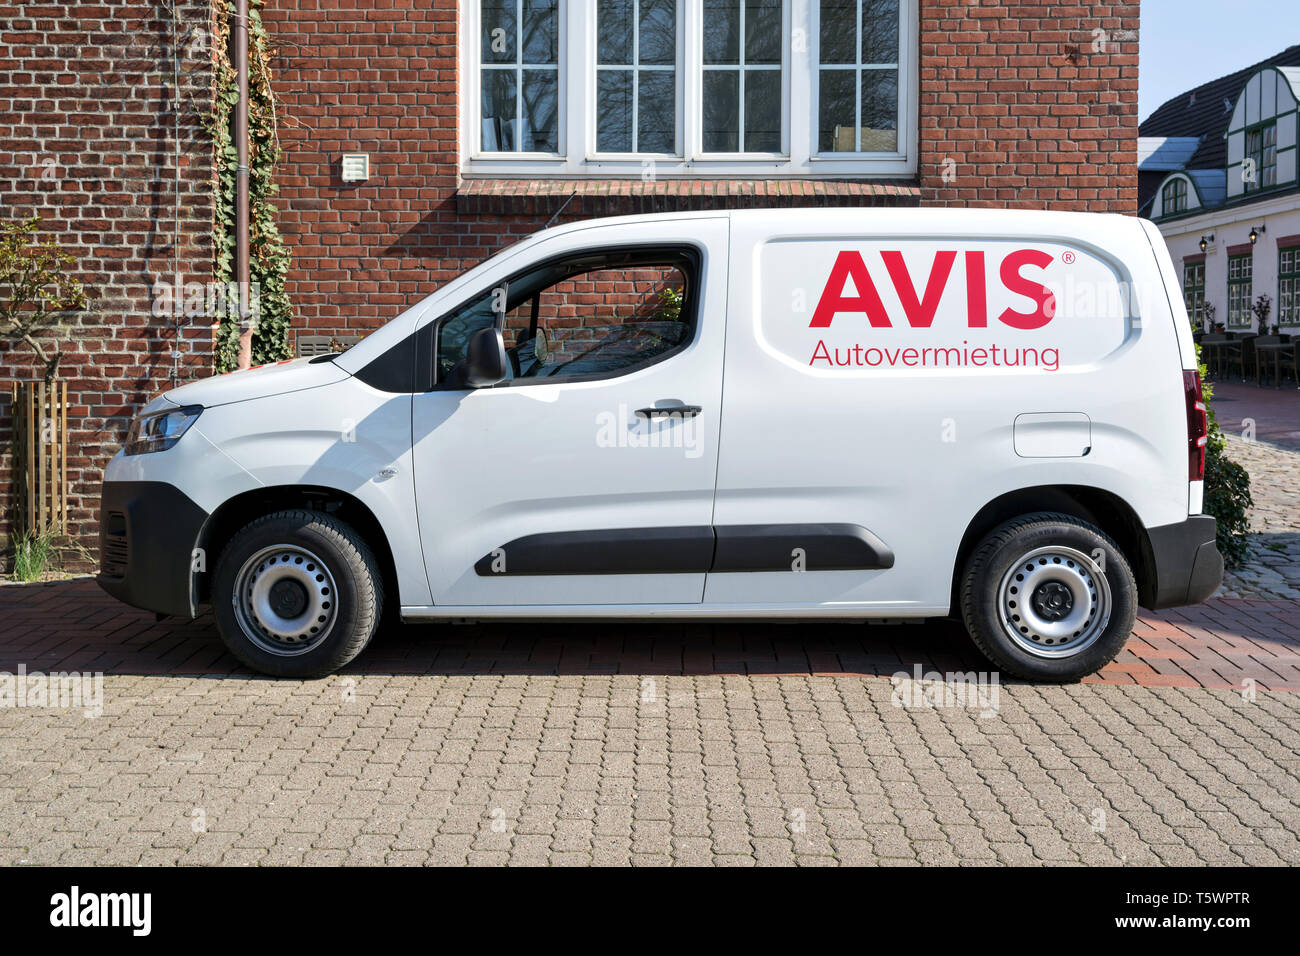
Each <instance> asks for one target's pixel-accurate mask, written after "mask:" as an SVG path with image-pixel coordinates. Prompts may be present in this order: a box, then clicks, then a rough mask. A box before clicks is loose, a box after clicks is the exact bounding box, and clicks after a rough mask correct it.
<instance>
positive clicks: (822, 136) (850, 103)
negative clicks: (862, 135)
mask: <svg viewBox="0 0 1300 956" xmlns="http://www.w3.org/2000/svg"><path fill="white" fill-rule="evenodd" d="M856 76H857V74H856V73H855V72H854V71H853V70H821V71H820V76H819V77H818V81H819V82H818V93H817V113H818V116H817V148H818V150H819V151H821V152H823V153H851V152H854V151H856V150H857V142H856V137H855V136H854V129H853V123H854V114H855V112H856V103H855V100H856V97H855V95H854V94H855V93H856V90H855V89H854V86H855V85H856V84H855V82H854V80H855V78H856Z"/></svg>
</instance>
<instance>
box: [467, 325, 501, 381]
mask: <svg viewBox="0 0 1300 956" xmlns="http://www.w3.org/2000/svg"><path fill="white" fill-rule="evenodd" d="M506 361H507V359H506V343H505V338H504V336H502V334H501V329H499V328H497V327H496V326H492V327H490V328H486V329H479V330H478V331H477V332H475V333H474V334H473V335H472V336H471V337H470V340H469V344H468V345H467V346H466V347H465V384H466V385H468V386H469V387H470V388H486V387H487V386H489V385H495V384H496V383H497V382H500V381H504V380H505V377H506V367H507V366H506Z"/></svg>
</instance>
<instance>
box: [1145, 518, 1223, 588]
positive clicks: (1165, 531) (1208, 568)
mask: <svg viewBox="0 0 1300 956" xmlns="http://www.w3.org/2000/svg"><path fill="white" fill-rule="evenodd" d="M1214 534H1215V521H1214V518H1212V517H1211V516H1210V515H1192V516H1190V517H1189V518H1188V519H1187V520H1186V521H1180V522H1178V523H1177V524H1167V525H1162V526H1160V527H1158V528H1148V529H1147V538H1148V539H1149V540H1150V542H1151V555H1152V559H1153V561H1154V572H1155V586H1154V588H1153V589H1151V593H1150V594H1149V595H1148V596H1147V600H1146V601H1144V602H1143V603H1144V605H1145V606H1146V607H1148V608H1150V609H1152V610H1159V609H1160V608H1165V607H1181V606H1182V605H1184V604H1199V603H1200V602H1201V601H1204V600H1205V599H1206V598H1208V597H1209V596H1210V595H1212V594H1213V593H1214V592H1215V591H1216V590H1218V587H1219V584H1220V583H1221V582H1222V581H1223V556H1222V555H1220V554H1219V549H1218V548H1217V547H1215V544H1214Z"/></svg>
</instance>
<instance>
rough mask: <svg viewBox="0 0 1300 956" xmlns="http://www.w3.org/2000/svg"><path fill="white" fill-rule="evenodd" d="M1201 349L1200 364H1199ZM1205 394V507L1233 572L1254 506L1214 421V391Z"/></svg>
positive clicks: (1243, 476)
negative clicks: (1250, 511) (1249, 514)
mask: <svg viewBox="0 0 1300 956" xmlns="http://www.w3.org/2000/svg"><path fill="white" fill-rule="evenodd" d="M1199 351H1200V350H1199V347H1198V349H1197V352H1198V355H1197V360H1198V362H1199V359H1200V356H1199ZM1200 369H1201V381H1202V382H1204V381H1205V372H1206V369H1205V365H1204V364H1203V363H1202V364H1201V365H1200ZM1202 387H1203V389H1204V392H1205V409H1206V418H1207V419H1208V421H1209V437H1208V439H1207V440H1206V443H1205V503H1204V506H1203V507H1204V511H1205V513H1206V514H1207V515H1213V516H1214V519H1215V521H1216V522H1217V523H1218V529H1217V534H1216V541H1215V544H1216V545H1217V546H1218V548H1219V553H1220V554H1222V555H1223V560H1224V563H1226V564H1227V565H1228V567H1230V568H1236V567H1240V566H1241V564H1242V562H1244V561H1245V559H1246V542H1247V538H1248V534H1249V531H1250V518H1249V517H1247V515H1246V512H1247V511H1248V510H1249V509H1250V507H1251V506H1252V505H1253V504H1254V503H1255V500H1254V499H1253V498H1252V497H1251V496H1250V475H1249V473H1247V471H1246V469H1245V468H1243V467H1241V465H1239V464H1237V463H1236V462H1235V461H1233V460H1232V459H1231V458H1229V457H1228V455H1227V446H1228V440H1227V439H1226V438H1224V436H1223V430H1222V429H1221V428H1220V427H1219V423H1218V421H1217V420H1216V419H1215V417H1214V404H1213V401H1212V399H1213V398H1214V388H1213V386H1211V385H1208V384H1206V385H1203V386H1202Z"/></svg>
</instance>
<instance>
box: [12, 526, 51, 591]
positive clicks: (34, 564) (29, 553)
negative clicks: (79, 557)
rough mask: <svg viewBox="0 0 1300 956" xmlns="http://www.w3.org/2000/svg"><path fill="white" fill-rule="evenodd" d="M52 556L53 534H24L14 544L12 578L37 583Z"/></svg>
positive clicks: (46, 532) (48, 532)
mask: <svg viewBox="0 0 1300 956" xmlns="http://www.w3.org/2000/svg"><path fill="white" fill-rule="evenodd" d="M53 554H54V532H53V531H43V532H41V533H40V534H30V533H29V534H25V535H23V536H22V537H21V538H19V539H18V540H17V541H15V542H14V578H15V579H17V580H19V581H39V580H40V578H41V575H42V574H43V573H44V572H45V569H46V568H48V567H49V564H50V557H51V555H53Z"/></svg>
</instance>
